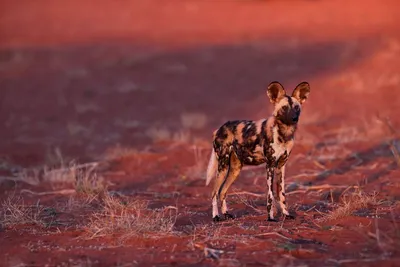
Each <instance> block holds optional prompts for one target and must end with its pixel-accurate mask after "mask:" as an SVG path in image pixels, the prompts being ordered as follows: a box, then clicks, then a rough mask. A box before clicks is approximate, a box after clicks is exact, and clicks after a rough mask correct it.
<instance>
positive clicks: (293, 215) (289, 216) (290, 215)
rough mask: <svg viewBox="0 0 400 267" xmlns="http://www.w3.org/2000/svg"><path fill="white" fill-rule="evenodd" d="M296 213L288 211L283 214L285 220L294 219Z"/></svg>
mask: <svg viewBox="0 0 400 267" xmlns="http://www.w3.org/2000/svg"><path fill="white" fill-rule="evenodd" d="M296 216H297V215H296V214H294V213H289V214H288V215H285V219H286V220H295V219H296Z"/></svg>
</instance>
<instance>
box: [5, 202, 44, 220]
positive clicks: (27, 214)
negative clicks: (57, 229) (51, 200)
mask: <svg viewBox="0 0 400 267" xmlns="http://www.w3.org/2000/svg"><path fill="white" fill-rule="evenodd" d="M43 212H44V207H43V206H41V205H39V202H38V203H37V204H36V205H30V206H29V205H25V204H24V201H23V199H22V198H20V197H10V198H7V199H6V200H4V201H3V203H2V204H1V210H0V223H1V225H3V226H14V225H22V224H32V225H38V226H44V225H45V222H44V220H43Z"/></svg>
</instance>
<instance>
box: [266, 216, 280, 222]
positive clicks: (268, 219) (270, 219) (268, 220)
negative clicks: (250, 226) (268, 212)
mask: <svg viewBox="0 0 400 267" xmlns="http://www.w3.org/2000/svg"><path fill="white" fill-rule="evenodd" d="M267 222H278V220H277V219H274V218H270V217H268V218H267Z"/></svg>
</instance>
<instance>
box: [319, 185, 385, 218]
mask: <svg viewBox="0 0 400 267" xmlns="http://www.w3.org/2000/svg"><path fill="white" fill-rule="evenodd" d="M382 202H383V201H382V200H379V199H378V194H377V193H376V192H374V193H372V194H367V193H365V192H363V191H361V190H357V191H355V192H354V193H352V194H350V195H347V196H343V197H342V203H341V204H340V205H339V207H338V208H337V209H336V210H333V211H332V212H331V213H329V214H327V215H326V216H325V217H324V219H325V220H337V219H341V218H344V217H347V216H350V215H352V214H353V212H355V211H357V210H359V209H362V208H368V207H371V206H378V205H380V204H382Z"/></svg>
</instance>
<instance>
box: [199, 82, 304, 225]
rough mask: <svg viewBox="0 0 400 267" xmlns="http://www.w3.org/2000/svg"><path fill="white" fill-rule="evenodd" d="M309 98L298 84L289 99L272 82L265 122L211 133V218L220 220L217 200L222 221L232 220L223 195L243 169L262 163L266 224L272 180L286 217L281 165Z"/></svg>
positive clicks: (270, 213)
mask: <svg viewBox="0 0 400 267" xmlns="http://www.w3.org/2000/svg"><path fill="white" fill-rule="evenodd" d="M309 94H310V85H309V84H308V83H307V82H302V83H300V84H299V85H297V86H296V88H295V89H294V90H293V93H292V95H291V96H289V95H287V94H286V92H285V89H284V88H283V86H282V85H281V84H280V83H279V82H272V83H270V84H269V86H268V88H267V95H268V98H269V100H270V101H271V103H272V104H273V106H274V110H273V113H272V115H271V116H270V117H269V118H268V119H262V120H259V121H249V120H235V121H228V122H226V123H224V124H223V125H222V126H221V127H220V128H219V129H218V130H216V131H214V133H213V150H212V153H211V157H210V161H209V164H208V168H207V180H206V185H208V184H209V183H210V181H211V180H212V178H213V177H214V176H216V179H215V183H214V187H213V190H212V193H211V197H212V217H213V220H214V221H219V220H221V217H220V215H219V212H218V200H220V201H221V202H222V204H221V211H222V214H223V215H224V217H225V219H228V218H233V216H232V215H231V214H229V213H228V207H227V204H226V195H227V191H228V189H229V187H230V186H231V185H232V183H233V182H234V181H235V180H236V179H237V177H238V175H239V173H240V171H241V169H242V167H243V166H244V165H260V164H263V163H266V171H267V187H268V188H267V213H268V218H267V220H268V221H276V220H275V219H274V211H273V210H274V209H273V206H275V198H274V193H273V184H274V178H275V175H276V178H277V192H276V193H277V199H278V201H279V209H280V210H281V212H282V213H283V214H284V215H286V216H288V217H289V218H293V216H291V215H290V214H289V211H288V208H287V206H286V199H285V165H286V162H287V160H288V158H289V156H290V153H291V151H292V148H293V144H294V135H295V132H296V129H297V124H298V122H299V117H300V113H301V107H302V104H303V103H304V102H305V101H306V99H307V98H308V96H309Z"/></svg>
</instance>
